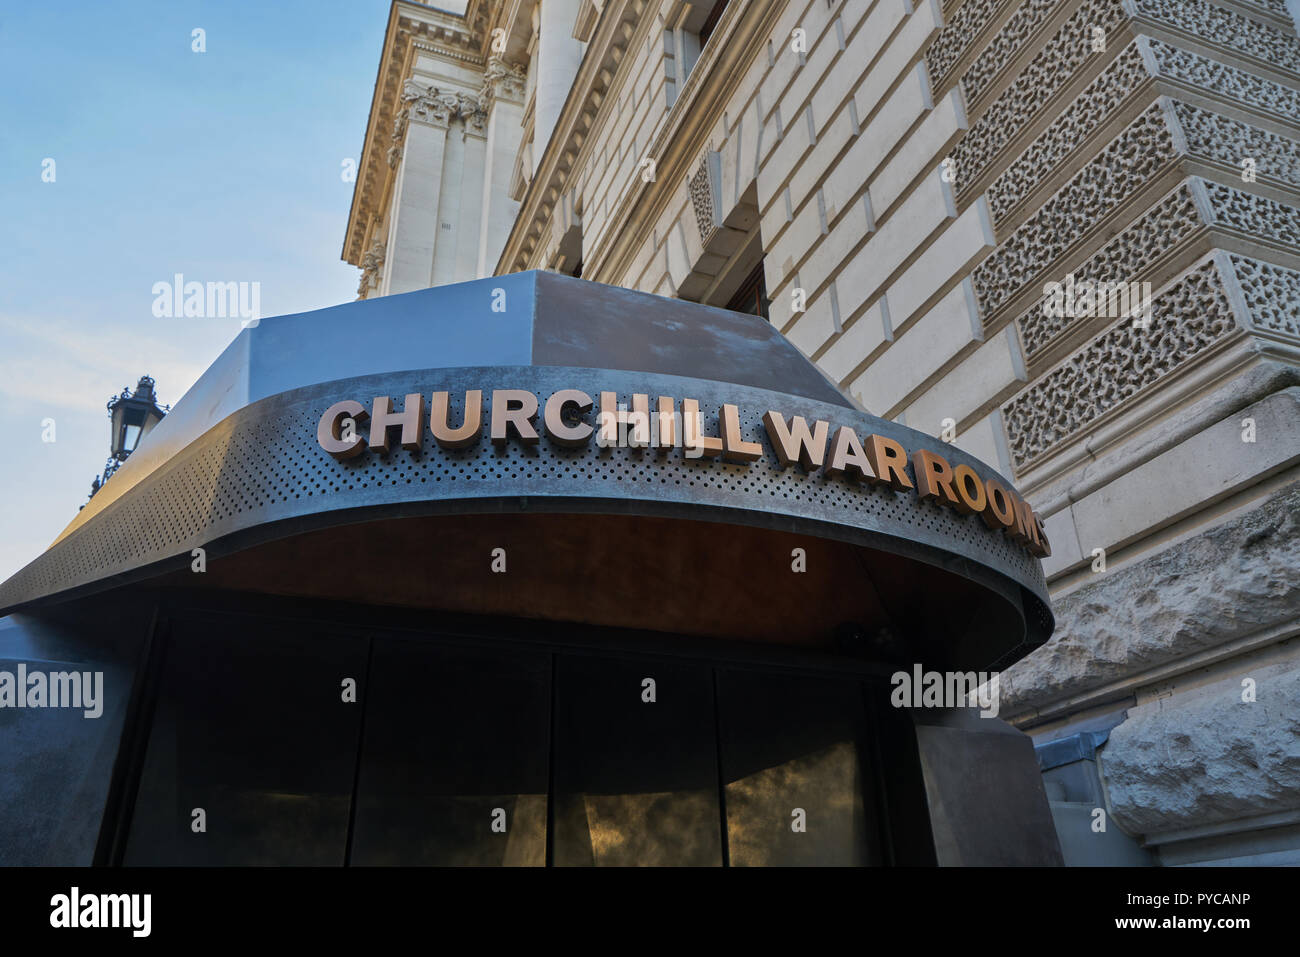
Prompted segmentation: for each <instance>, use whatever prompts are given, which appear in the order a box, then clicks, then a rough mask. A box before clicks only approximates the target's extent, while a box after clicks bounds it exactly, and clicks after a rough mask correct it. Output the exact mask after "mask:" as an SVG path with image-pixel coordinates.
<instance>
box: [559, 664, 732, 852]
mask: <svg viewBox="0 0 1300 957" xmlns="http://www.w3.org/2000/svg"><path fill="white" fill-rule="evenodd" d="M646 678H651V679H653V680H654V682H655V687H654V691H655V699H656V700H655V701H654V702H653V703H647V702H646V701H644V700H643V695H644V693H645V689H644V687H643V681H644V679H646ZM555 690H556V699H555V707H556V732H555V733H556V739H555V822H554V832H553V839H554V842H555V843H554V854H553V860H554V863H555V864H557V865H614V866H620V865H717V864H721V863H722V841H721V822H720V817H719V813H718V776H717V773H718V772H717V750H716V738H715V736H714V716H713V682H712V675H711V672H710V669H709V668H708V667H707V666H703V665H690V664H678V663H667V662H660V661H629V660H611V659H600V658H587V657H577V656H574V657H566V656H560V657H559V658H558V659H557V664H556V689H555Z"/></svg>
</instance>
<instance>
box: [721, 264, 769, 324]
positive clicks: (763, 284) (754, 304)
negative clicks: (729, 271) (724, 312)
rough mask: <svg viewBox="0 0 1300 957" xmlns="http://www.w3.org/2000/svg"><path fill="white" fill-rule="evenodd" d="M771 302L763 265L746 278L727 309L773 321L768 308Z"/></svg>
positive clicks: (755, 268) (759, 265)
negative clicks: (768, 296)
mask: <svg viewBox="0 0 1300 957" xmlns="http://www.w3.org/2000/svg"><path fill="white" fill-rule="evenodd" d="M771 304H772V303H771V300H770V299H768V298H767V280H766V279H765V278H764V276H763V263H762V261H761V260H760V261H759V264H758V265H757V266H755V267H754V271H753V272H751V273H750V274H749V275H748V276H746V277H745V281H744V282H742V283H741V284H740V288H739V289H737V290H736V291H735V293H734V294H733V295H732V297H731V299H730V301H728V303H727V305H726V307H725V308H727V309H730V310H731V311H732V312H743V313H747V314H748V315H751V316H762V317H763V318H764V319H767V320H768V321H769V322H770V321H771V317H770V315H769V314H768V307H769V306H770V305H771Z"/></svg>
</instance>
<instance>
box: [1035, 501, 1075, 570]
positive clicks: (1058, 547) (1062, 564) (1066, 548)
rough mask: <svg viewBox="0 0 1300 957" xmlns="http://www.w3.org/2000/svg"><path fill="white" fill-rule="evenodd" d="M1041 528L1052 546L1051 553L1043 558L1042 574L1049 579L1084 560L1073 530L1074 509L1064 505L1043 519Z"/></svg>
mask: <svg viewBox="0 0 1300 957" xmlns="http://www.w3.org/2000/svg"><path fill="white" fill-rule="evenodd" d="M1043 530H1044V531H1045V532H1047V541H1048V542H1049V543H1050V544H1051V546H1052V554H1051V555H1049V556H1048V557H1047V558H1044V559H1043V574H1044V575H1046V576H1047V577H1048V578H1049V579H1050V578H1051V577H1052V576H1053V575H1057V574H1059V573H1060V572H1063V571H1065V570H1067V569H1069V568H1073V567H1074V566H1075V565H1078V564H1081V563H1082V562H1083V561H1084V555H1083V549H1082V548H1080V547H1079V536H1078V535H1077V534H1076V533H1075V531H1074V510H1073V509H1071V508H1069V507H1066V508H1063V509H1061V510H1060V511H1059V512H1053V513H1052V514H1051V515H1049V516H1047V518H1045V519H1044V520H1043Z"/></svg>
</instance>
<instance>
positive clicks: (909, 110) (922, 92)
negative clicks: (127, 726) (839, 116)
mask: <svg viewBox="0 0 1300 957" xmlns="http://www.w3.org/2000/svg"><path fill="white" fill-rule="evenodd" d="M929 106H930V99H929V90H928V88H927V85H926V83H925V78H924V76H923V75H922V74H921V72H920V70H919V69H918V70H913V71H912V72H910V73H909V74H908V75H907V76H905V77H904V78H903V79H902V80H901V81H900V82H899V85H898V89H896V90H895V91H894V92H893V93H892V94H890V97H889V100H888V102H887V103H886V105H885V109H883V110H881V111H880V113H879V114H878V115H877V116H875V117H874V118H873V119H872V120H871V122H870V123H868V124H867V126H866V127H865V128H864V129H863V130H862V132H861V133H859V134H858V137H857V139H855V140H854V141H853V145H852V146H851V147H849V151H848V152H847V153H845V154H844V156H843V157H842V158H841V159H840V161H839V162H838V163H837V164H836V165H835V168H834V169H832V170H831V171H830V174H829V175H828V176H827V177H826V185H825V187H824V188H825V191H826V199H827V202H829V203H830V204H831V205H833V206H835V208H836V209H844V208H845V207H847V205H848V204H849V203H851V202H854V201H855V199H856V197H857V195H858V194H859V193H860V192H862V187H863V185H864V184H865V183H867V182H868V181H869V180H870V179H871V177H872V176H873V175H874V174H875V172H876V169H877V167H879V166H880V164H881V163H883V162H884V161H885V160H886V159H888V158H889V155H890V153H891V152H892V151H893V149H894V148H895V147H896V146H897V144H898V141H899V140H901V139H902V137H903V134H904V133H906V132H907V131H908V129H910V128H911V126H912V124H913V123H915V122H916V120H917V119H918V118H919V117H920V116H921V114H923V113H924V112H925V111H926V110H927V109H928V108H929ZM845 112H846V113H847V112H848V111H847V110H846V111H845Z"/></svg>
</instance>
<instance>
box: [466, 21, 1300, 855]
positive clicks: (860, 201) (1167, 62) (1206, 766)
mask: <svg viewBox="0 0 1300 957" xmlns="http://www.w3.org/2000/svg"><path fill="white" fill-rule="evenodd" d="M489 6H491V5H489ZM581 7H582V9H581V12H580V15H579V19H578V23H577V24H576V25H575V30H576V31H577V32H575V36H578V35H581V39H583V40H584V42H586V43H587V49H586V55H585V57H584V59H583V61H582V64H581V66H580V67H579V68H578V72H577V76H576V79H575V81H574V85H573V89H572V91H571V92H570V94H569V97H568V100H567V101H566V103H565V104H564V108H563V110H562V111H561V113H560V115H559V116H558V117H557V118H556V120H555V124H554V133H553V134H552V135H551V137H550V141H549V142H548V143H546V144H545V150H544V152H543V153H542V154H541V155H540V156H535V155H532V154H529V156H530V162H529V163H526V164H524V165H525V166H528V167H530V168H533V169H534V170H535V175H533V176H532V178H531V179H529V181H528V183H527V188H526V190H519V191H516V192H515V193H514V194H513V196H514V198H515V199H517V200H518V201H519V208H518V215H517V217H516V218H515V219H514V221H513V223H512V225H511V226H510V228H509V233H508V236H506V238H505V239H504V241H503V242H502V247H501V248H502V252H501V255H500V258H499V260H498V261H497V264H496V271H497V272H510V271H515V270H519V269H530V268H543V269H545V268H558V269H563V270H565V271H571V270H570V265H571V264H572V263H574V262H575V261H576V260H580V261H581V262H582V267H583V271H582V275H583V276H584V277H586V278H590V279H595V280H598V281H601V282H607V283H613V284H617V285H622V286H628V287H634V288H638V289H642V290H645V291H648V292H654V293H659V294H662V295H668V296H680V297H684V298H689V299H693V300H696V301H702V302H709V303H713V304H716V305H725V304H726V303H727V301H728V299H729V297H730V296H731V294H732V293H733V292H734V291H735V289H736V288H737V286H738V285H739V284H740V282H741V280H742V279H744V278H745V277H746V276H747V275H749V274H750V272H751V271H752V269H753V268H754V266H755V265H757V264H758V263H759V262H761V263H762V266H763V273H764V277H765V281H766V287H767V292H768V296H769V297H770V299H771V306H770V315H771V321H772V322H773V324H774V325H776V326H777V327H778V328H779V329H781V331H782V332H783V333H785V335H786V336H788V337H789V338H790V340H791V341H792V342H793V343H794V344H795V345H796V346H797V347H798V348H799V349H801V350H802V351H803V352H804V353H805V354H807V355H808V356H810V357H811V358H813V359H814V360H815V361H816V362H817V363H818V365H819V366H820V367H821V369H822V370H823V371H824V372H825V373H826V374H827V375H828V376H829V377H830V378H831V379H833V380H834V381H835V382H836V383H838V384H839V385H840V386H841V387H842V388H843V389H844V390H845V391H847V392H848V393H849V394H851V395H853V396H854V397H855V398H856V399H857V400H858V401H859V402H860V403H861V404H862V405H863V406H864V407H865V408H867V409H868V410H870V411H871V412H873V413H876V414H879V415H883V416H886V417H889V418H894V419H897V420H899V421H902V422H904V423H906V424H907V425H909V426H912V427H914V428H917V429H920V430H922V431H925V432H928V433H931V434H934V435H936V436H940V437H942V438H944V439H945V440H949V441H952V442H953V443H954V444H956V445H958V446H960V447H962V448H963V449H965V450H967V451H969V452H971V453H972V454H974V455H976V456H978V457H979V458H981V459H983V460H985V461H986V462H988V463H990V464H991V465H993V466H994V467H995V468H997V469H998V470H1000V471H1001V472H1002V473H1003V474H1004V475H1006V476H1007V477H1008V478H1010V479H1012V480H1013V481H1014V482H1015V484H1016V485H1017V487H1019V488H1020V489H1022V490H1023V491H1024V492H1025V493H1026V495H1027V496H1028V497H1029V499H1030V501H1031V502H1032V504H1033V505H1034V507H1035V509H1036V510H1038V511H1040V512H1041V513H1042V514H1043V515H1044V516H1046V520H1047V530H1048V533H1049V535H1050V537H1051V540H1052V542H1053V548H1054V551H1053V554H1052V556H1051V557H1050V558H1049V559H1048V560H1047V561H1046V562H1045V568H1046V570H1047V572H1048V574H1049V580H1050V582H1051V585H1052V588H1053V591H1054V596H1055V605H1056V613H1057V619H1058V635H1057V637H1056V638H1055V639H1054V640H1053V641H1052V642H1051V643H1050V644H1049V645H1047V646H1046V647H1044V648H1043V649H1041V650H1040V651H1039V652H1038V653H1036V654H1035V655H1034V656H1031V657H1030V658H1029V659H1028V660H1026V661H1024V662H1022V663H1021V664H1019V665H1018V666H1017V667H1016V668H1015V669H1013V671H1012V672H1011V673H1009V674H1008V675H1007V676H1006V679H1007V680H1006V683H1005V688H1006V693H1007V696H1008V699H1007V704H1006V705H1004V709H1003V713H1004V714H1009V715H1011V716H1012V718H1013V720H1016V721H1017V722H1018V723H1019V724H1020V725H1021V726H1022V727H1023V728H1024V729H1025V730H1027V731H1029V732H1030V733H1031V734H1032V735H1034V736H1035V738H1036V739H1037V740H1038V741H1040V742H1047V741H1050V740H1054V739H1056V738H1060V737H1063V736H1067V735H1069V734H1070V733H1072V730H1073V729H1075V728H1078V727H1081V726H1082V725H1083V724H1089V723H1091V724H1090V725H1089V726H1092V725H1095V724H1096V723H1097V722H1098V721H1101V722H1103V723H1105V722H1109V724H1110V725H1111V726H1112V729H1111V737H1110V740H1109V742H1108V743H1107V744H1106V745H1104V746H1103V748H1102V751H1101V753H1100V766H1101V767H1102V768H1103V770H1104V775H1105V785H1106V793H1107V795H1108V801H1109V802H1110V803H1111V804H1112V805H1113V811H1114V818H1115V820H1116V821H1117V822H1118V823H1119V824H1120V826H1122V827H1124V828H1127V829H1129V830H1131V832H1132V833H1133V834H1134V835H1135V836H1137V837H1138V838H1140V839H1141V840H1143V841H1149V842H1150V846H1152V847H1156V846H1159V847H1160V854H1161V855H1162V857H1163V856H1165V855H1166V854H1168V860H1170V861H1173V860H1175V859H1181V858H1180V857H1179V853H1181V852H1178V851H1177V849H1176V848H1175V847H1174V845H1176V844H1178V840H1181V839H1182V838H1177V839H1176V838H1171V837H1170V836H1169V835H1170V834H1180V835H1184V836H1185V840H1193V838H1192V837H1187V836H1186V835H1190V834H1192V833H1193V832H1194V831H1195V829H1196V828H1197V827H1199V826H1202V825H1204V826H1210V825H1213V826H1214V827H1216V828H1219V829H1220V832H1218V833H1217V834H1216V837H1215V840H1216V841H1218V843H1217V844H1216V845H1215V847H1216V848H1217V850H1214V851H1212V852H1211V851H1208V850H1207V851H1204V854H1206V855H1209V856H1211V857H1213V856H1214V855H1215V854H1217V855H1219V856H1220V857H1223V858H1231V857H1234V856H1241V855H1242V854H1245V855H1246V856H1247V857H1248V856H1249V854H1247V853H1246V852H1245V851H1242V850H1241V847H1244V846H1245V845H1241V847H1237V846H1236V845H1233V844H1232V841H1233V840H1234V838H1233V836H1232V835H1233V833H1234V830H1233V829H1234V828H1237V830H1238V831H1240V832H1241V833H1245V832H1246V831H1253V832H1254V831H1259V828H1260V826H1262V825H1259V822H1258V820H1256V819H1255V816H1256V815H1258V814H1260V813H1268V814H1279V813H1280V814H1284V815H1285V814H1288V813H1291V812H1292V811H1294V810H1297V808H1293V807H1292V806H1291V805H1289V804H1287V800H1288V799H1286V798H1284V797H1283V796H1282V795H1284V794H1285V793H1286V788H1287V786H1289V785H1287V783H1286V782H1289V781H1291V780H1292V777H1291V776H1292V775H1293V774H1294V761H1295V756H1296V753H1297V749H1298V748H1300V737H1298V736H1297V734H1296V731H1295V728H1294V725H1293V724H1287V723H1286V722H1272V723H1270V724H1268V730H1267V735H1266V736H1267V741H1261V743H1260V745H1259V746H1260V747H1261V748H1263V749H1264V750H1263V751H1261V752H1260V756H1258V757H1259V760H1260V761H1262V763H1261V764H1260V769H1261V771H1260V773H1261V774H1263V775H1264V776H1265V777H1266V778H1267V780H1264V781H1262V782H1257V786H1254V785H1251V784H1250V783H1249V782H1244V783H1241V784H1240V785H1239V790H1240V792H1241V794H1245V795H1247V798H1244V799H1243V800H1241V801H1235V800H1228V799H1220V798H1218V797H1215V796H1214V795H1215V793H1216V788H1219V787H1220V784H1219V783H1218V782H1216V781H1215V780H1214V778H1215V774H1216V771H1215V768H1217V767H1219V766H1221V765H1223V764H1224V762H1227V763H1228V764H1231V762H1232V761H1234V760H1241V761H1247V762H1248V761H1249V760H1254V759H1255V758H1254V757H1252V755H1253V752H1251V751H1250V749H1249V748H1245V749H1244V750H1243V749H1242V748H1240V747H1237V745H1232V746H1231V747H1229V751H1230V752H1231V754H1228V753H1227V752H1225V751H1224V750H1223V747H1222V746H1221V744H1219V743H1215V742H1211V741H1208V740H1206V738H1205V733H1206V729H1209V728H1211V727H1213V726H1214V723H1215V722H1216V721H1220V722H1226V723H1227V725H1231V726H1232V727H1233V729H1234V730H1233V731H1232V735H1234V736H1235V737H1232V740H1234V741H1235V740H1251V741H1253V740H1256V738H1257V737H1258V734H1264V733H1265V732H1264V731H1262V730H1260V729H1261V728H1262V727H1263V725H1261V724H1260V722H1261V720H1264V719H1262V718H1261V717H1260V715H1261V714H1263V713H1264V712H1261V711H1259V710H1253V711H1242V710H1239V709H1238V710H1234V709H1227V710H1223V709H1225V708H1226V705H1223V704H1222V702H1218V701H1217V700H1216V701H1209V699H1207V698H1206V697H1205V694H1204V693H1203V692H1202V691H1201V690H1199V689H1200V688H1201V684H1202V683H1203V682H1204V681H1206V680H1209V679H1208V678H1207V677H1206V675H1207V674H1208V672H1206V671H1205V669H1211V671H1212V672H1213V674H1214V675H1217V676H1218V677H1216V678H1215V680H1221V681H1229V682H1230V681H1231V680H1235V677H1234V676H1236V675H1237V673H1238V672H1239V671H1241V670H1242V669H1246V670H1249V669H1252V668H1256V667H1257V666H1258V664H1259V661H1261V660H1262V659H1261V658H1260V657H1259V656H1261V655H1264V656H1267V655H1269V654H1274V653H1275V652H1277V649H1282V648H1286V647H1288V645H1287V643H1288V642H1289V641H1291V639H1292V638H1293V637H1294V636H1295V635H1297V634H1300V594H1298V593H1297V591H1296V585H1295V578H1296V576H1295V569H1296V567H1297V561H1296V559H1297V555H1296V551H1295V549H1296V538H1295V535H1294V531H1295V523H1294V520H1293V518H1288V517H1287V516H1288V515H1290V516H1294V513H1295V510H1296V509H1297V507H1298V506H1297V500H1296V497H1295V496H1296V492H1295V489H1296V487H1297V482H1300V414H1298V410H1297V391H1296V385H1297V381H1298V380H1297V369H1298V367H1300V319H1298V318H1297V316H1298V315H1300V38H1298V37H1297V34H1296V28H1295V22H1294V21H1293V20H1292V19H1291V16H1290V15H1289V14H1288V12H1287V9H1286V7H1285V6H1284V4H1283V3H1282V0H1212V2H1211V0H946V2H942V3H941V2H940V0H915V2H913V0H830V2H828V0H746V2H744V3H740V2H732V3H730V4H729V5H728V6H727V8H726V10H725V11H724V12H723V13H722V15H721V17H720V18H719V19H718V21H717V24H716V27H715V28H714V30H713V33H712V35H711V36H710V37H709V38H708V42H707V43H704V44H703V45H701V44H700V43H699V37H698V35H697V33H696V32H694V31H698V29H699V28H700V23H701V19H702V16H703V12H707V11H706V10H705V8H706V7H708V8H711V7H712V4H695V5H692V4H689V3H684V2H682V0H606V2H605V3H603V4H602V5H600V6H599V7H598V8H597V6H596V5H594V4H591V3H586V2H584V3H583V4H582V5H581ZM544 9H545V8H544V7H543V10H544ZM552 26H553V25H552ZM541 28H542V29H543V30H545V29H547V25H546V23H545V21H544V20H543V22H542V24H541ZM512 42H515V43H516V45H519V43H521V42H522V41H518V40H517V38H516V40H513V41H512ZM529 69H531V67H529ZM521 122H522V123H523V126H524V134H523V135H524V139H525V140H526V139H527V136H528V133H527V130H528V123H529V119H528V108H527V107H525V109H524V114H523V119H522V121H521ZM521 148H522V149H524V150H526V149H527V148H528V147H527V144H526V143H525V145H524V146H523V147H521ZM522 155H523V154H521V156H522ZM518 166H519V163H518V162H517V163H516V167H518ZM1087 284H1104V285H1103V286H1102V288H1103V289H1109V290H1110V291H1109V293H1107V294H1106V295H1103V297H1102V299H1101V300H1100V302H1101V304H1102V306H1103V307H1102V308H1098V301H1097V300H1095V299H1073V298H1071V299H1070V300H1063V299H1062V298H1061V290H1062V289H1063V288H1067V287H1068V288H1069V289H1070V290H1071V291H1072V292H1071V296H1073V290H1075V289H1083V288H1085V286H1086V285H1087ZM1116 290H1120V291H1122V292H1123V293H1124V294H1125V297H1120V298H1117V296H1118V295H1119V294H1118V292H1117V291H1116ZM1130 293H1131V296H1130V295H1129V294H1130ZM1067 301H1068V302H1069V303H1070V305H1069V306H1068V307H1067V306H1065V305H1063V303H1064V302H1067ZM1117 302H1118V303H1123V304H1124V305H1123V307H1122V308H1117V306H1116V304H1117ZM1134 306H1136V307H1137V308H1136V310H1134V309H1132V308H1131V307H1134ZM1270 660H1271V659H1270ZM1290 660H1291V659H1287V658H1285V655H1284V656H1283V659H1282V660H1279V661H1275V662H1273V663H1272V664H1270V665H1269V667H1271V668H1274V669H1275V670H1276V671H1277V674H1278V675H1279V677H1277V678H1276V679H1271V680H1273V682H1274V683H1273V685H1272V689H1273V690H1272V692H1271V693H1272V694H1274V695H1277V694H1282V693H1284V691H1285V689H1287V688H1289V687H1292V685H1291V684H1289V683H1288V682H1293V680H1294V671H1288V670H1287V669H1288V668H1292V669H1294V667H1296V666H1295V665H1294V664H1287V661H1290ZM1234 669H1236V670H1234ZM1270 673H1272V672H1270ZM1157 696H1162V697H1157ZM1262 700H1263V699H1262V697H1261V701H1262ZM1274 700H1276V699H1274ZM1152 702H1158V704H1156V705H1153V704H1152ZM1153 707H1154V710H1152V709H1153ZM1216 709H1217V710H1216ZM1126 713H1127V717H1126V716H1125V715H1126ZM1179 714H1184V715H1185V729H1184V731H1179V730H1178V728H1179V727H1181V725H1180V724H1179V722H1180V721H1182V720H1183V719H1181V718H1178V717H1177V715H1179ZM1270 720H1271V719H1270ZM1266 723H1267V722H1266ZM1161 740H1164V741H1166V742H1167V745H1166V746H1167V747H1168V748H1169V749H1171V750H1169V751H1168V762H1167V763H1170V767H1169V768H1163V769H1162V767H1161V762H1162V761H1165V758H1164V757H1161V755H1164V754H1165V752H1162V751H1160V750H1159V748H1160V747H1161V745H1160V744H1159V741H1161ZM1265 751H1266V752H1267V756H1268V757H1267V760H1265V759H1264V757H1263V755H1264V752H1265ZM1252 788H1253V790H1252ZM1198 794H1199V795H1201V796H1199V797H1198ZM1250 795H1254V797H1250ZM1249 821H1254V823H1248V822H1249ZM1234 822H1235V823H1234ZM1284 823H1285V822H1283V823H1279V824H1278V825H1277V826H1278V827H1282V826H1284ZM1285 826H1287V827H1289V826H1290V825H1289V824H1286V825H1285ZM1270 833H1271V832H1270ZM1279 833H1280V832H1279ZM1288 833H1289V832H1288ZM1196 840H1200V838H1196ZM1242 840H1244V838H1243V839H1242ZM1279 840H1282V839H1281V838H1279ZM1286 840H1288V841H1289V840H1291V838H1290V837H1287V838H1286ZM1284 843H1285V842H1284ZM1179 846H1181V847H1182V848H1183V849H1184V850H1186V848H1187V847H1190V846H1191V845H1188V844H1186V843H1185V842H1184V843H1183V844H1182V845H1179ZM1288 846H1290V845H1288ZM1294 846H1295V847H1297V848H1300V835H1298V836H1296V838H1295V841H1294ZM1234 847H1235V848H1236V849H1235V850H1234ZM1250 853H1254V852H1253V851H1252V852H1250ZM1261 853H1262V852H1261ZM1269 853H1290V852H1289V851H1287V850H1286V848H1283V850H1282V851H1280V852H1279V851H1277V850H1276V848H1274V849H1273V850H1271V851H1269Z"/></svg>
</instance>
